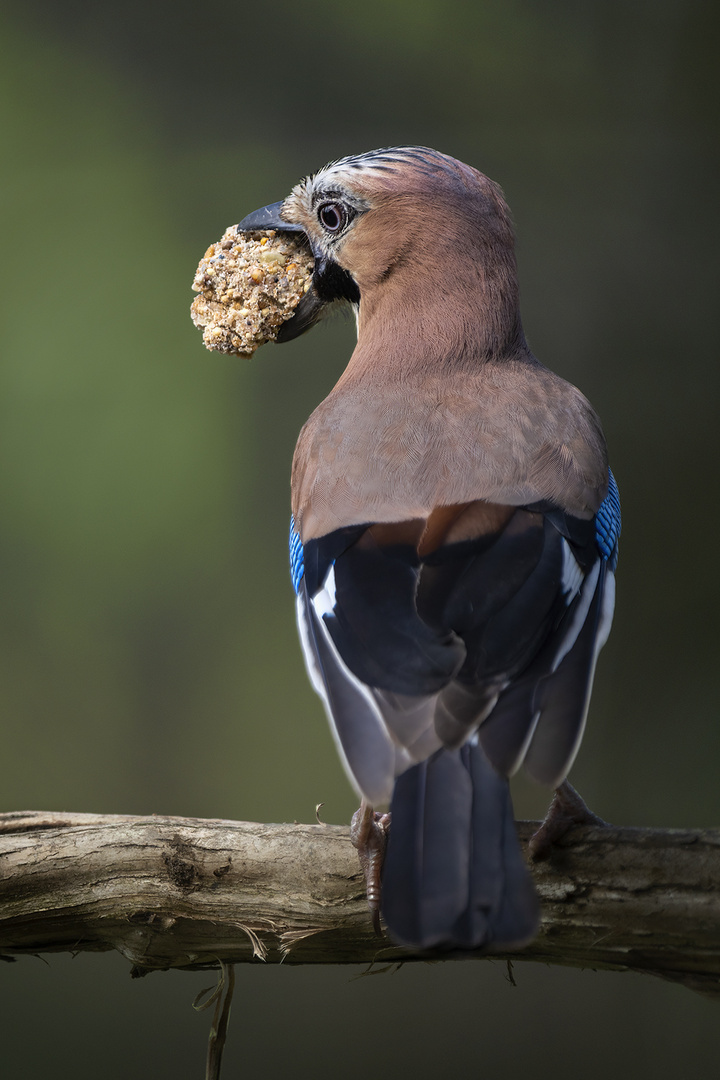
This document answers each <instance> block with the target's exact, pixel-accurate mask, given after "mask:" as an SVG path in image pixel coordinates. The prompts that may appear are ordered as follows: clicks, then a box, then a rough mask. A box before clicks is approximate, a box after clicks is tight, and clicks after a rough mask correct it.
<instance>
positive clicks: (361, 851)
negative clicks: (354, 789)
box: [350, 799, 390, 934]
mask: <svg viewBox="0 0 720 1080" xmlns="http://www.w3.org/2000/svg"><path fill="white" fill-rule="evenodd" d="M389 827H390V814H381V813H379V812H378V811H377V810H373V808H372V806H370V804H369V803H368V802H366V801H365V799H363V800H362V802H361V803H360V809H359V810H356V811H355V813H354V814H353V819H352V821H351V822H350V839H351V840H352V843H353V847H355V848H357V853H358V858H359V859H360V867H361V869H362V872H363V875H364V877H365V890H366V894H367V902H368V906H369V908H370V912H371V914H372V921H373V927H374V930H375V933H376V934H379V933H380V877H381V875H382V866H383V859H384V858H385V848H386V847H387V831H388V829H389Z"/></svg>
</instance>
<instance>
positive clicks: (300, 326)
mask: <svg viewBox="0 0 720 1080" xmlns="http://www.w3.org/2000/svg"><path fill="white" fill-rule="evenodd" d="M282 205H283V204H282V202H276V203H270V205H269V206H262V207H261V208H260V209H259V210H254V211H253V212H252V214H248V215H247V217H244V218H243V219H242V221H241V222H240V223H239V225H238V227H237V231H238V232H255V231H256V230H263V231H264V230H266V229H277V231H278V232H292V233H303V235H304V229H303V228H302V226H301V225H294V224H293V223H292V222H291V221H285V219H284V218H282V217H281V216H280V211H281V210H282ZM306 239H307V238H306ZM307 243H308V245H309V241H307ZM324 306H325V304H324V302H323V301H322V300H321V299H320V297H319V296H318V294H317V291H316V289H315V275H313V283H312V285H311V286H310V288H309V289H308V291H307V292H306V293H305V295H304V296H303V298H302V300H301V301H300V303H299V304H298V306H297V310H296V311H295V314H294V315H293V316H292V318H291V319H288V321H287V322H286V323H283V325H282V326H281V327H280V330H279V331H278V335H277V338H276V339H275V340H276V341H277V342H278V344H282V343H283V342H285V341H292V340H293V338H296V337H299V336H300V334H304V333H305V331H306V330H309V329H310V327H311V326H314V325H315V323H316V322H317V321H318V319H319V318H320V316H321V314H322V310H323V308H324Z"/></svg>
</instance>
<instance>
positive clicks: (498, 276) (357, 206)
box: [238, 146, 520, 351]
mask: <svg viewBox="0 0 720 1080" xmlns="http://www.w3.org/2000/svg"><path fill="white" fill-rule="evenodd" d="M255 229H278V230H281V231H282V230H286V231H292V232H296V233H299V234H303V235H304V237H305V238H306V241H307V243H308V244H309V246H310V248H311V249H312V253H313V255H314V257H315V270H314V274H313V282H312V288H311V290H310V291H309V292H308V294H306V297H305V298H304V299H303V300H302V301H301V304H300V306H299V308H298V310H297V312H296V314H295V315H294V316H293V318H292V319H291V320H289V322H287V323H286V324H285V325H284V326H283V327H282V329H281V331H280V334H279V335H278V341H281V342H282V341H288V340H290V339H292V338H294V337H297V336H298V335H299V334H301V333H303V332H304V331H305V330H307V329H308V328H309V327H310V326H312V325H313V324H314V323H315V322H316V321H317V320H318V319H319V318H320V317H321V315H322V314H323V311H324V310H325V308H326V307H327V306H328V305H329V304H332V303H334V302H336V301H348V302H350V303H351V304H354V305H356V306H357V307H358V309H359V310H358V325H359V331H360V334H361V335H362V331H363V329H364V328H368V327H369V326H371V325H372V323H373V321H377V320H378V319H379V320H381V321H382V322H383V323H387V321H388V317H390V318H391V319H392V321H394V323H395V324H397V320H398V319H401V320H404V321H405V322H408V323H412V324H413V325H414V326H415V327H416V328H421V329H422V330H423V331H424V332H426V333H427V332H435V333H437V332H439V331H441V330H442V331H444V332H445V333H446V334H447V332H448V330H449V329H450V328H451V327H452V325H453V323H454V322H455V321H456V320H460V321H461V322H462V323H463V326H462V328H460V327H456V328H455V329H456V331H457V332H458V333H459V334H460V335H461V336H465V337H467V336H468V335H471V336H474V337H475V338H477V337H478V336H480V337H482V338H484V339H485V340H486V348H489V349H490V350H491V351H495V349H497V348H501V349H502V348H503V347H507V345H508V343H509V342H511V341H512V339H513V337H517V334H518V333H520V330H519V317H518V313H517V307H518V299H517V278H516V268H515V257H514V250H513V247H514V237H513V230H512V224H511V220H510V212H509V210H508V207H507V205H506V203H505V200H504V199H503V196H502V192H501V190H500V188H499V187H498V185H497V184H495V183H494V182H493V181H492V180H489V179H488V178H487V177H486V176H484V175H483V174H482V173H480V172H478V171H477V170H476V169H473V168H471V167H470V166H469V165H465V164H463V163H462V162H460V161H457V160H456V159H455V158H451V157H448V156H447V155H445V154H441V153H439V152H438V151H436V150H430V149H427V148H425V147H411V146H405V147H395V148H391V149H384V150H374V151H370V152H369V153H366V154H360V155H358V156H356V157H346V158H342V159H341V160H339V161H336V162H333V163H332V164H330V165H327V166H326V167H325V168H324V169H321V170H320V172H317V173H315V174H313V175H312V176H309V177H308V178H307V179H305V180H303V181H302V182H301V183H299V184H297V185H296V187H295V188H293V190H292V192H291V193H290V195H288V197H287V198H286V199H285V200H284V201H282V202H278V203H274V204H272V205H270V206H266V207H263V208H262V209H261V210H258V211H256V212H255V213H253V214H249V215H248V216H247V217H246V218H244V219H243V221H241V222H240V224H239V225H238V231H240V232H243V231H251V230H255ZM389 312H392V316H389V314H388V313H389ZM453 336H457V335H453Z"/></svg>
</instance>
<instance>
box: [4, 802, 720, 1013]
mask: <svg viewBox="0 0 720 1080" xmlns="http://www.w3.org/2000/svg"><path fill="white" fill-rule="evenodd" d="M536 828H537V823H535V822H520V823H519V825H518V829H519V832H520V836H521V840H522V841H523V843H527V841H528V839H529V838H530V836H531V835H532V833H533V831H534V830H535V829H536ZM533 876H534V878H535V882H536V885H537V888H538V891H539V893H540V896H541V898H542V902H543V921H542V929H541V932H540V934H539V935H538V937H537V939H536V940H535V942H533V944H532V945H530V946H529V947H527V948H526V949H524V950H522V952H519V953H516V954H514V956H513V958H514V959H518V960H520V959H522V960H540V961H543V962H545V963H552V964H568V965H573V966H579V967H591V968H611V969H617V970H633V971H642V972H647V973H650V974H654V975H659V976H661V977H663V978H667V979H672V980H675V981H678V982H681V983H683V984H684V985H686V986H689V987H691V988H693V989H695V990H699V991H701V992H703V993H706V994H711V995H720V830H719V829H706V830H659V829H626V828H623V829H620V828H614V827H610V826H608V827H576V828H574V829H573V830H572V831H571V832H570V833H568V835H567V836H566V837H565V839H564V840H563V841H562V842H561V844H559V845H558V846H557V847H556V848H555V849H554V850H553V852H552V854H551V857H550V858H549V859H548V860H546V861H544V862H538V863H534V864H533ZM86 949H89V950H102V949H117V950H118V951H119V952H120V953H122V955H123V956H125V957H127V958H128V959H129V960H130V961H131V962H132V964H133V965H134V970H135V972H136V973H137V974H143V973H144V972H146V971H149V970H153V969H158V968H160V969H164V968H168V967H177V968H198V967H204V966H210V965H216V964H217V962H218V960H219V959H222V960H224V961H226V962H228V963H235V962H242V961H247V960H251V959H252V958H253V957H260V958H262V959H263V960H267V961H271V962H277V961H280V960H284V961H285V962H286V963H315V964H342V963H368V962H382V963H388V962H394V961H400V960H403V961H407V960H416V959H423V958H425V959H426V958H427V956H423V954H419V953H414V952H411V951H408V950H405V949H400V948H398V947H397V946H394V945H393V944H391V943H390V942H389V941H388V940H387V939H385V938H377V937H375V936H374V934H373V931H372V926H371V922H370V917H369V914H368V911H367V907H366V904H365V899H364V895H363V883H362V880H361V877H360V874H359V870H358V863H357V856H356V853H355V851H354V849H353V848H352V846H351V844H350V841H349V836H348V829H347V828H341V827H339V826H330V825H297V824H296V825H260V824H255V823H249V822H235V821H219V820H218V821H213V820H198V819H193V818H172V817H121V816H106V815H103V816H98V815H93V814H60V813H40V812H27V813H11V814H2V815H0V953H2V954H4V955H5V956H6V957H9V956H12V955H13V954H18V953H38V952H44V951H55V950H72V951H76V950H77V951H79V950H86Z"/></svg>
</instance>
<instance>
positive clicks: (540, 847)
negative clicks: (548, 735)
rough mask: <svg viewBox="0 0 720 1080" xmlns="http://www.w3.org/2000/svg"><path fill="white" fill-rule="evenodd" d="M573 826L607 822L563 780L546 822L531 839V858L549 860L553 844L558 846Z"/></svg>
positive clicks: (604, 823)
mask: <svg viewBox="0 0 720 1080" xmlns="http://www.w3.org/2000/svg"><path fill="white" fill-rule="evenodd" d="M573 825H607V822H606V821H603V819H602V818H600V817H598V816H597V814H593V812H592V810H590V809H588V807H587V805H586V803H585V801H584V799H583V798H582V796H581V795H579V794H578V793H577V791H576V790H575V788H574V787H573V786H572V784H569V783H568V782H567V780H563V782H562V784H561V785H560V787H559V788H557V789H556V791H555V795H554V796H553V800H552V802H551V803H550V806H549V808H548V812H547V814H546V815H545V820H544V821H543V823H542V825H541V826H540V828H539V829H538V831H537V832H536V833H535V834H534V835H533V836H532V837H531V838H530V844H529V850H530V856H531V858H533V859H535V860H540V859H547V857H548V855H549V854H550V852H551V850H552V846H553V844H556V843H557V841H558V840H560V839H561V838H562V837H563V836H564V835H565V833H566V832H567V831H568V829H571V828H572V827H573Z"/></svg>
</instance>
